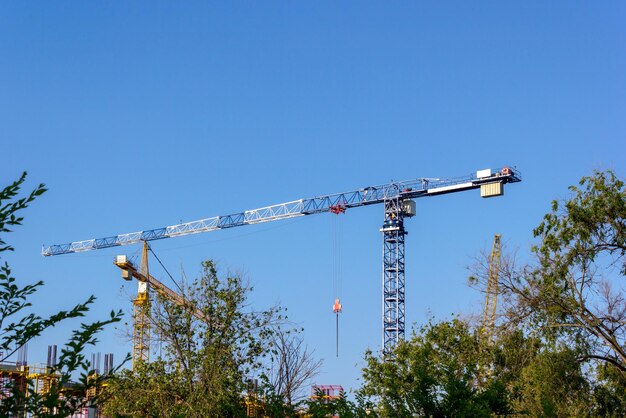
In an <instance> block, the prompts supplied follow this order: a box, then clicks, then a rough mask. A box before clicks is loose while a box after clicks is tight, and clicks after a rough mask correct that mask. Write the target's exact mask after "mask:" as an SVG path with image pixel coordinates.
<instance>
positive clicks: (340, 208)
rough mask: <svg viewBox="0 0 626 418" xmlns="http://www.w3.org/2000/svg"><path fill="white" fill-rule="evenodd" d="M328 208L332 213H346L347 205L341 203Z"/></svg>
mask: <svg viewBox="0 0 626 418" xmlns="http://www.w3.org/2000/svg"><path fill="white" fill-rule="evenodd" d="M328 210H330V213H334V214H335V215H339V214H340V213H346V207H345V206H344V205H342V204H341V203H339V204H337V205H332V206H330V207H329V208H328Z"/></svg>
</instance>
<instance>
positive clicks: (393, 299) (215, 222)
mask: <svg viewBox="0 0 626 418" xmlns="http://www.w3.org/2000/svg"><path fill="white" fill-rule="evenodd" d="M521 179H522V178H521V174H520V172H519V171H517V170H516V169H514V168H511V167H506V166H505V167H502V168H497V169H485V170H479V171H477V172H475V173H472V174H471V175H469V176H464V177H453V178H417V179H413V180H407V181H401V182H393V183H388V184H383V185H378V186H368V187H365V188H362V189H358V190H354V191H350V192H344V193H336V194H331V195H322V196H316V197H313V198H308V199H299V200H294V201H290V202H286V203H280V204H276V205H272V206H266V207H262V208H258V209H252V210H246V211H244V212H239V213H233V214H229V215H225V216H214V217H211V218H205V219H201V220H197V221H192V222H187V223H183V224H177V225H172V226H167V227H163V228H158V229H152V230H145V231H138V232H133V233H126V234H120V235H114V236H110V237H104V238H99V239H90V240H83V241H76V242H71V243H67V244H55V245H51V246H44V248H43V249H42V252H41V255H42V256H44V257H51V256H61V255H66V254H72V253H82V252H86V251H94V250H100V249H106V248H111V247H123V246H132V245H141V246H142V253H141V260H140V263H139V265H135V264H133V262H131V261H130V260H129V259H128V258H127V256H126V255H119V256H117V257H115V260H114V264H115V266H117V267H118V268H119V269H120V271H121V277H122V278H123V279H124V280H127V281H132V280H136V282H137V296H136V298H135V299H134V300H133V326H132V363H131V366H132V367H135V366H136V365H138V364H141V363H149V362H150V350H151V347H152V346H153V345H154V344H153V343H152V342H151V335H154V332H153V331H151V328H152V326H151V318H150V317H151V311H150V309H151V299H152V298H153V297H151V294H152V293H155V294H158V295H159V296H161V297H162V298H164V299H166V300H168V301H170V302H172V303H174V304H175V305H177V306H180V307H182V308H184V309H186V310H188V311H189V312H190V313H191V314H192V315H193V316H194V317H196V318H197V319H199V320H200V321H203V322H208V321H209V318H208V317H207V316H206V313H205V312H203V311H202V310H201V309H199V308H198V307H196V306H194V305H191V304H190V303H189V302H188V301H187V300H186V299H185V296H184V295H181V294H179V293H177V292H176V291H174V290H172V289H171V288H169V287H168V286H167V285H165V284H164V283H162V282H161V281H160V280H158V279H156V278H155V277H154V276H152V275H151V274H150V269H149V264H150V263H149V253H150V252H151V251H152V250H151V248H150V246H149V243H150V242H151V241H155V240H161V239H166V238H178V237H184V236H186V235H191V234H197V233H205V232H216V231H219V230H221V229H227V228H234V227H240V226H245V225H254V224H260V223H266V222H273V221H279V220H285V219H290V218H294V217H300V216H308V215H315V214H325V213H329V214H331V215H335V216H337V215H342V214H345V213H346V212H347V211H349V210H352V209H355V208H358V207H362V206H368V205H378V204H380V205H381V207H382V208H383V217H382V219H383V222H382V225H381V228H380V230H379V231H380V232H381V233H382V240H383V259H382V289H381V304H382V317H381V322H380V329H381V337H382V343H381V347H382V356H383V357H386V358H392V356H393V352H394V350H395V348H396V346H397V344H398V343H399V341H401V340H403V339H404V337H405V329H406V324H405V264H406V259H405V253H406V252H405V238H406V235H407V233H408V231H407V229H405V222H406V221H407V220H409V219H410V218H412V217H414V216H415V215H416V214H417V205H416V200H417V199H419V198H423V197H434V196H439V195H446V194H451V193H458V192H464V191H472V190H479V191H480V196H481V197H482V198H491V197H499V196H503V195H504V186H505V185H506V184H512V183H517V182H520V181H521ZM152 253H153V254H154V252H153V251H152ZM155 257H156V254H155ZM157 259H158V258H157ZM491 259H492V265H491V266H490V274H489V281H488V286H487V288H486V291H485V294H486V300H485V305H484V317H483V322H482V324H483V325H482V331H481V332H482V333H483V334H484V336H485V338H486V339H490V338H492V335H493V328H494V324H495V318H496V305H497V282H498V281H497V274H498V268H499V259H500V235H495V238H494V245H493V250H492V254H491ZM158 261H159V263H161V260H160V259H158ZM168 274H169V273H168ZM341 312H342V305H341V302H340V299H339V298H337V299H335V303H334V305H333V313H334V314H335V315H336V321H337V322H336V334H337V335H336V344H337V356H339V314H340V313H341ZM100 358H101V354H100V353H97V354H93V355H92V359H91V362H90V364H91V365H92V370H91V371H90V372H91V373H93V374H95V375H99V374H100V372H101V367H100V364H101V360H100ZM56 359H57V346H56V345H54V346H49V347H48V360H47V363H46V365H45V366H43V365H39V364H29V363H28V361H27V346H26V345H25V346H22V347H21V348H20V351H19V353H18V360H17V361H16V362H14V363H9V362H4V363H2V364H0V376H1V377H2V387H3V388H5V389H4V393H5V396H7V395H8V392H7V390H6V388H8V387H18V388H20V389H21V390H22V391H23V392H25V393H28V391H27V382H28V381H32V382H33V383H32V390H33V393H36V394H46V393H47V392H48V391H49V390H50V387H51V384H52V383H54V382H56V381H58V378H59V376H58V375H57V374H56V368H55V366H56V364H57V360H56ZM112 369H113V354H112V353H110V354H105V355H104V368H103V369H102V371H103V373H104V374H108V373H110V372H111V371H112ZM255 386H256V385H255ZM71 389H72V388H71V387H67V388H66V389H64V390H67V395H65V393H64V396H72V395H71ZM341 392H343V388H342V387H341V386H340V385H336V384H331V385H313V386H312V387H311V399H316V398H319V397H321V398H322V399H323V398H327V399H336V398H337V397H339V396H340V393H341ZM94 395H95V394H94ZM246 399H247V401H246V402H247V403H246V409H247V414H248V416H249V417H257V416H267V415H265V412H264V406H263V402H264V401H263V399H262V397H259V395H258V394H256V393H255V391H254V390H252V391H250V393H248V395H247V398H246ZM75 416H76V417H98V416H101V412H100V411H99V409H98V408H97V407H86V408H85V409H84V411H83V412H82V413H81V414H79V415H75Z"/></svg>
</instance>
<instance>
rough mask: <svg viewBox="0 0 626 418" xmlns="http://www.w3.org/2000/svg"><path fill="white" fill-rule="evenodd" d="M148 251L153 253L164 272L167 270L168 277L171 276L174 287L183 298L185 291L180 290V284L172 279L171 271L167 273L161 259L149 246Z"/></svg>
mask: <svg viewBox="0 0 626 418" xmlns="http://www.w3.org/2000/svg"><path fill="white" fill-rule="evenodd" d="M148 249H149V250H150V252H151V253H152V255H153V256H154V258H156V260H157V261H158V262H159V264H160V265H161V267H163V270H165V272H166V273H167V275H168V276H170V279H171V280H172V282H174V285H175V286H176V288H177V289H178V291H179V292H180V295H181V296H183V289H181V288H180V286H179V285H178V282H176V280H174V278H173V277H172V275H171V274H170V272H169V271H167V269H166V268H165V266H164V265H163V263H162V262H161V259H159V257H158V256H157V255H156V253H155V252H154V251H153V250H152V247H151V246H149V245H148Z"/></svg>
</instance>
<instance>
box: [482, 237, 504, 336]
mask: <svg viewBox="0 0 626 418" xmlns="http://www.w3.org/2000/svg"><path fill="white" fill-rule="evenodd" d="M500 238H501V235H500V234H496V235H494V237H493V248H492V249H491V256H490V257H489V277H488V279H487V291H486V292H485V293H486V295H485V312H484V314H483V324H482V327H481V331H482V334H483V338H484V339H485V341H487V343H488V344H491V343H492V342H493V334H494V332H495V327H496V309H497V307H498V277H499V275H500V262H501V256H500Z"/></svg>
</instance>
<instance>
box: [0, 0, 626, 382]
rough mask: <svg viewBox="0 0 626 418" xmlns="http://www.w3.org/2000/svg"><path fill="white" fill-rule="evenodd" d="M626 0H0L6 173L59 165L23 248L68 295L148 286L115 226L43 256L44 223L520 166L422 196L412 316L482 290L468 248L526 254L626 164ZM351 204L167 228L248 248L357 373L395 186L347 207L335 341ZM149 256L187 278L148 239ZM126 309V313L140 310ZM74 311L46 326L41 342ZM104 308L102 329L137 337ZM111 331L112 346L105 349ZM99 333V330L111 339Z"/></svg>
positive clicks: (200, 208) (477, 299)
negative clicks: (472, 284) (285, 217)
mask: <svg viewBox="0 0 626 418" xmlns="http://www.w3.org/2000/svg"><path fill="white" fill-rule="evenodd" d="M625 21H626V6H625V4H624V3H623V2H619V1H616V2H611V1H606V2H578V1H572V2H562V3H561V2H542V1H539V2H535V1H525V2H466V1H461V2H430V3H426V2H393V3H383V2H326V1H316V2H191V1H188V2H167V3H166V2H139V1H137V2H78V1H76V2H63V1H57V2H2V3H0V141H1V148H0V181H1V183H0V184H2V185H6V184H7V183H9V182H10V181H12V180H13V179H16V178H17V177H18V176H19V174H20V173H21V172H22V171H23V170H27V171H28V172H29V184H28V186H29V187H34V185H35V184H37V183H39V182H44V183H46V184H47V185H48V187H49V188H50V191H49V192H48V193H46V194H45V195H44V196H43V197H42V198H41V199H40V200H39V201H38V202H36V204H34V205H33V206H32V207H31V208H30V209H28V210H27V211H26V212H25V216H26V222H25V225H24V227H21V228H19V229H17V232H15V233H13V234H11V235H10V236H8V237H7V238H9V240H10V242H11V243H13V244H14V245H15V247H16V252H15V253H14V254H10V255H9V256H8V257H7V260H8V261H9V262H10V264H11V265H12V267H13V270H14V272H15V274H16V275H17V276H18V277H19V278H21V279H22V280H23V281H24V282H29V281H34V280H39V279H42V280H44V281H45V282H46V286H45V288H43V289H42V290H41V291H40V292H39V293H38V295H37V296H36V297H35V298H34V300H33V302H34V304H35V306H36V307H37V309H38V310H39V311H43V312H53V311H55V310H58V309H61V308H66V307H69V306H70V305H72V304H75V303H77V302H79V301H82V300H84V299H86V298H87V297H88V296H89V295H91V294H95V295H96V296H97V297H98V300H97V302H96V305H95V306H94V307H93V309H92V313H91V314H90V317H89V319H94V320H95V319H98V318H102V317H104V316H105V315H106V314H107V312H108V311H109V310H111V309H124V310H125V311H129V310H130V303H129V297H130V296H131V295H132V294H133V293H134V292H135V291H136V290H135V289H136V288H135V284H134V283H130V284H127V283H126V282H123V281H122V280H121V278H120V273H119V271H118V269H117V268H116V267H114V266H113V264H112V259H113V256H114V255H116V254H119V253H127V254H128V255H136V254H137V253H138V251H139V248H138V247H137V248H134V247H132V248H122V249H120V248H118V249H109V250H101V251H94V252H89V253H83V254H73V255H65V256H59V257H48V258H43V257H41V256H40V251H41V245H42V244H44V243H45V244H58V243H65V242H70V241H77V240H82V239H89V238H97V237H103V236H109V235H115V234H119V233H126V232H133V231H138V230H143V229H150V228H156V227H161V226H166V225H171V224H175V223H178V222H180V221H190V220H195V219H200V218H204V217H210V216H215V215H220V214H228V213H232V212H238V211H243V210H246V209H253V208H257V207H261V206H266V205H270V204H274V203H281V202H285V201H289V200H294V199H299V198H306V197H312V196H316V195H320V194H328V193H334V192H342V191H348V190H353V189H358V188H362V187H365V186H368V185H371V184H380V183H384V182H387V181H389V180H391V179H395V180H404V179H410V178H416V177H454V176H459V175H466V174H469V173H471V172H474V171H476V170H478V169H482V168H487V167H498V166H502V165H512V166H516V167H517V168H518V169H519V170H520V171H521V172H522V175H523V179H524V181H523V182H522V183H519V184H515V185H511V186H510V187H507V188H506V191H505V196H504V197H502V198H497V199H487V200H483V199H481V198H480V197H479V193H478V191H474V192H466V193H460V194H454V195H448V196H442V197H437V198H432V199H420V200H418V201H417V211H418V215H417V216H416V217H415V218H413V219H411V220H410V221H409V222H407V226H408V230H409V235H408V237H407V244H406V260H407V271H406V314H407V325H408V324H413V323H415V324H423V323H425V322H426V321H427V320H428V318H429V317H430V316H434V317H435V318H438V319H445V318H449V316H450V314H451V313H453V312H456V313H461V314H467V313H470V312H478V311H480V309H481V304H482V296H481V295H480V294H479V293H477V292H476V291H474V290H471V289H469V288H468V287H467V285H466V282H467V276H468V272H467V270H466V267H467V266H468V265H470V264H472V257H474V256H475V255H477V254H478V253H479V252H480V251H481V250H484V249H489V248H490V246H491V243H492V239H493V234H494V233H500V234H502V235H503V240H504V242H505V243H506V244H507V245H508V246H509V248H514V249H519V253H520V256H521V257H522V258H524V257H526V255H527V254H528V249H529V246H530V245H531V243H532V242H533V239H532V233H531V231H532V228H533V227H534V226H536V225H537V224H538V223H539V222H540V220H541V217H542V215H543V214H544V213H546V212H547V211H548V210H549V204H550V201H551V199H553V198H557V197H560V198H563V197H565V196H567V186H568V185H570V184H574V183H576V182H577V181H578V179H579V178H580V177H581V176H583V175H588V174H590V173H592V170H594V169H606V168H612V169H614V170H616V171H617V172H618V174H619V175H621V176H624V175H626V174H625V173H626V164H625V163H626V157H625V152H626V138H625V134H626V117H625V116H626V25H625V24H624V22H625ZM332 216H333V215H330V214H324V215H315V216H308V217H303V218H300V219H298V220H295V221H282V222H275V223H269V224H264V225H256V226H248V227H242V228H234V229H232V230H225V231H218V232H212V233H208V234H201V235H197V236H193V237H181V238H176V239H169V240H163V241H156V242H153V248H154V250H155V251H156V253H157V254H158V255H159V257H160V258H161V260H163V262H164V263H165V265H166V266H167V268H168V269H169V270H170V271H172V272H173V273H176V274H178V272H180V270H181V268H184V270H185V271H186V272H187V274H188V275H189V276H195V275H197V273H198V272H199V270H200V262H201V260H204V259H207V258H212V259H216V260H218V261H219V263H220V265H221V266H222V268H223V270H225V271H226V270H228V269H230V270H235V271H243V272H244V273H245V274H246V276H247V277H248V278H249V280H250V281H251V283H252V284H253V285H254V286H255V290H254V292H253V294H252V297H251V302H252V304H253V305H254V306H255V307H256V308H259V309H260V308H263V307H267V306H270V305H272V304H274V303H275V302H280V303H281V304H282V305H283V306H284V307H286V308H288V313H289V316H290V318H291V319H292V320H293V321H294V322H296V323H298V324H299V325H301V326H303V327H304V328H305V333H304V336H305V339H306V342H307V343H308V345H309V346H310V347H311V348H314V349H315V352H316V354H317V356H318V357H320V358H323V359H324V361H325V366H324V369H323V373H322V374H321V375H320V376H319V377H318V379H317V383H320V384H342V385H344V386H345V387H346V388H351V387H355V386H356V385H358V382H357V378H358V376H359V374H360V373H359V369H360V367H361V366H362V354H363V352H364V350H365V349H366V348H368V347H370V348H372V349H374V350H378V349H379V348H380V342H381V280H382V273H381V263H382V259H381V254H382V239H381V234H380V232H379V231H378V229H379V228H380V226H381V223H382V218H383V213H382V208H381V207H380V206H371V207H365V208H357V209H353V210H349V211H348V212H347V214H346V215H345V216H343V217H342V219H341V220H340V224H341V230H342V239H341V257H340V262H341V266H342V274H341V277H340V280H341V289H342V292H341V296H342V303H343V305H344V312H343V314H342V315H341V319H340V326H341V331H340V339H341V348H340V357H339V358H336V357H335V342H334V335H335V329H334V316H333V314H332V304H333V301H334V297H335V295H334V294H333V270H334V267H333V266H334V263H333V259H334V258H336V253H333V245H332V243H333V219H332ZM152 265H153V269H152V270H151V273H152V274H153V275H155V276H157V277H158V278H161V279H163V281H164V282H166V283H169V282H168V279H167V278H166V276H165V274H164V273H163V271H162V270H160V269H158V268H157V264H156V263H155V262H153V264H152ZM127 318H128V320H129V319H130V318H129V317H127ZM72 326H76V323H72V324H68V325H67V326H64V327H61V328H59V329H55V330H52V331H50V332H48V333H46V335H45V336H44V337H43V338H41V339H40V340H38V342H37V344H31V347H30V350H29V359H30V360H31V361H44V362H45V355H46V346H47V344H52V343H57V344H61V343H62V342H63V341H64V340H65V338H66V336H67V333H68V332H69V330H70V329H71V327H72ZM119 334H120V332H119V331H114V330H110V331H108V332H106V333H105V334H103V335H102V337H101V343H100V344H99V345H98V347H97V351H101V352H102V353H107V352H114V353H115V355H116V358H117V359H120V358H121V357H123V355H124V354H125V353H126V352H129V351H130V348H131V347H130V343H129V342H128V341H125V340H124V339H122V338H121V337H120V336H119ZM95 350H96V349H95ZM95 350H94V351H95Z"/></svg>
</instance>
